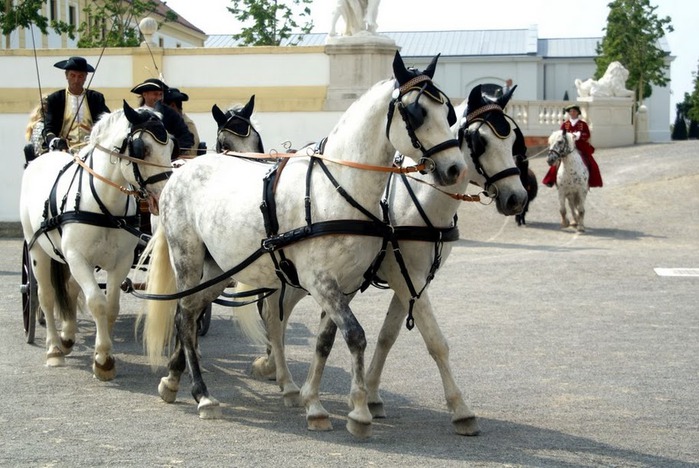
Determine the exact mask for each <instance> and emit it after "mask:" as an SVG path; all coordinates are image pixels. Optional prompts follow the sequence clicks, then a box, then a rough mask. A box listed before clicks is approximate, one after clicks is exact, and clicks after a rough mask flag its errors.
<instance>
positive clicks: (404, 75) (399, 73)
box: [393, 51, 413, 85]
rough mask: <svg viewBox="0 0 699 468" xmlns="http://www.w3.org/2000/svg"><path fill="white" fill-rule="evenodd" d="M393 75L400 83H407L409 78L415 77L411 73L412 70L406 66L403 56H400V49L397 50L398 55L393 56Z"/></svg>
mask: <svg viewBox="0 0 699 468" xmlns="http://www.w3.org/2000/svg"><path fill="white" fill-rule="evenodd" d="M393 76H394V77H395V78H396V81H398V84H399V85H402V84H403V83H406V82H407V81H408V80H409V79H411V78H412V77H413V76H412V75H411V74H410V72H409V71H408V70H407V69H406V68H405V63H403V58H402V57H401V56H400V54H399V53H398V51H396V55H395V56H394V57H393Z"/></svg>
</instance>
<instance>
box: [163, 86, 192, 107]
mask: <svg viewBox="0 0 699 468" xmlns="http://www.w3.org/2000/svg"><path fill="white" fill-rule="evenodd" d="M163 101H164V102H165V104H169V103H171V102H184V101H189V96H188V95H187V93H183V92H182V91H180V90H179V89H177V88H169V89H168V90H167V93H165V97H163Z"/></svg>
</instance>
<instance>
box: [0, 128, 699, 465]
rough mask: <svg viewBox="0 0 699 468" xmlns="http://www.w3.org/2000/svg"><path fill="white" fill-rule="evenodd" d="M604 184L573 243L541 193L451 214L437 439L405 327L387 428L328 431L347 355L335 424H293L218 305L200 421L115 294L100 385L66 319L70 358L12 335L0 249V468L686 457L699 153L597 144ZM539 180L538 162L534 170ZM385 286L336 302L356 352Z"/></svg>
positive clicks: (693, 451) (298, 329)
mask: <svg viewBox="0 0 699 468" xmlns="http://www.w3.org/2000/svg"><path fill="white" fill-rule="evenodd" d="M596 157H597V160H598V162H599V164H600V167H601V170H602V175H603V177H604V182H605V186H604V188H602V189H593V190H592V191H591V193H590V194H589V196H588V201H587V216H586V225H587V228H588V230H587V232H585V233H583V234H580V233H576V232H575V231H573V230H569V229H566V230H561V229H560V228H559V227H558V223H559V216H558V207H557V203H558V202H557V196H556V193H555V189H549V188H546V187H543V186H540V188H539V196H538V198H537V199H536V200H535V201H534V202H533V203H532V205H531V208H530V212H529V215H528V226H527V227H524V228H519V227H517V226H516V224H515V222H514V219H513V218H504V217H502V216H500V215H498V214H496V213H495V210H494V208H493V207H490V206H481V205H479V204H475V203H468V204H467V203H465V204H464V205H463V206H462V207H461V209H460V227H461V240H459V241H458V242H457V245H456V246H455V248H454V251H453V253H452V256H451V257H450V258H449V260H448V261H447V262H446V264H445V265H444V267H443V268H442V270H440V273H439V275H438V276H437V279H436V280H435V281H434V283H433V284H432V286H431V289H430V291H431V297H432V300H433V303H434V304H435V307H436V310H437V311H438V314H439V316H438V318H439V322H440V324H441V326H442V329H443V330H444V333H445V335H446V336H447V338H448V340H449V343H450V346H451V362H452V367H453V370H454V373H455V376H456V380H457V382H458V383H459V385H460V387H461V389H462V391H463V392H464V395H465V398H466V400H467V401H468V402H469V404H470V405H471V407H472V409H473V410H474V411H475V412H476V413H477V414H478V415H479V417H480V418H481V428H482V434H481V435H480V436H478V437H461V436H458V435H456V434H455V433H454V432H453V429H452V426H451V424H450V416H449V414H448V411H447V410H446V406H445V403H444V396H443V392H442V388H441V383H440V380H439V374H438V371H437V369H436V366H435V365H434V363H433V361H432V360H431V358H430V357H429V355H428V353H427V352H426V350H425V347H424V344H423V342H422V339H421V337H420V335H419V333H418V332H417V331H413V332H407V331H406V330H404V331H403V332H402V333H401V336H400V338H399V339H398V341H397V343H396V345H395V347H394V350H393V352H392V354H391V356H390V357H389V361H388V364H387V366H386V371H385V374H384V378H383V398H384V401H385V403H386V410H387V413H388V418H387V419H384V420H379V421H376V422H375V424H374V435H373V437H372V438H370V439H368V440H356V439H354V438H353V437H352V436H351V435H350V434H349V433H348V432H347V431H346V430H345V428H344V425H345V422H344V418H345V416H346V414H347V408H346V395H347V393H348V391H349V383H350V377H349V373H348V370H349V365H348V362H349V356H348V352H347V350H346V347H345V346H344V344H343V343H338V345H337V346H336V350H335V352H334V353H333V355H332V356H331V358H330V360H329V362H328V366H327V368H326V373H325V377H324V380H323V386H322V391H323V398H324V402H325V404H326V408H327V409H328V410H329V411H330V412H331V413H332V421H333V423H334V426H335V430H334V431H332V432H325V433H315V432H308V431H307V430H306V427H305V420H304V416H303V411H302V409H300V408H286V407H284V404H283V402H282V399H281V395H280V393H279V391H278V388H277V387H276V386H275V385H274V384H273V383H271V382H261V381H257V380H255V379H253V378H252V377H250V375H249V369H250V363H251V362H252V359H253V358H254V357H255V356H257V355H260V354H262V352H263V349H262V348H260V347H259V346H254V345H251V344H249V343H247V342H246V341H245V339H244V338H243V337H242V336H241V334H240V333H239V332H238V330H236V326H235V323H234V321H233V319H232V318H231V315H230V311H229V310H227V309H225V308H222V307H220V306H215V308H214V314H213V321H212V325H211V329H210V331H209V334H208V335H207V336H206V337H205V338H203V339H202V343H201V346H202V352H203V355H204V356H205V362H204V364H205V367H206V368H207V370H208V372H207V374H206V375H205V378H206V381H207V384H208V386H209V389H210V391H211V392H212V394H213V396H215V397H216V398H218V399H219V400H220V401H221V403H222V405H223V416H224V417H223V419H221V420H216V421H203V420H199V419H198V417H197V413H196V405H195V403H194V401H193V399H192V398H191V396H190V395H189V392H188V389H187V388H186V387H187V386H188V385H187V384H186V382H187V379H186V378H185V379H183V388H182V389H181V391H180V393H179V398H178V402H177V403H176V404H172V405H168V404H165V403H163V402H162V401H161V400H160V398H159V397H158V394H157V390H156V389H157V383H158V380H159V378H160V376H162V375H163V374H164V370H163V369H162V368H161V369H158V370H157V371H155V372H153V371H152V370H151V369H150V367H149V366H148V365H147V364H146V360H145V358H144V357H143V352H142V348H141V345H140V342H139V340H138V339H137V338H135V334H134V323H135V314H136V312H137V310H138V308H139V307H141V303H140V302H139V301H138V300H137V299H134V298H132V297H130V296H127V295H124V296H123V300H122V314H121V315H120V318H119V320H118V321H117V324H116V330H115V337H116V338H115V351H116V358H117V374H118V375H117V378H116V379H115V380H114V381H112V382H108V383H104V382H100V381H97V380H96V379H94V378H93V377H92V373H91V369H90V365H91V364H90V362H91V354H92V347H93V344H94V325H93V322H92V320H91V318H90V317H88V316H81V317H80V319H79V327H80V334H79V337H78V343H77V345H76V349H75V351H74V353H73V354H72V355H71V356H70V357H68V358H67V360H66V366H65V367H62V368H47V367H45V366H44V350H43V340H44V338H45V330H44V329H43V328H38V330H37V339H36V344H34V345H29V344H26V343H25V342H24V341H25V340H24V334H23V330H22V319H21V296H20V294H19V286H18V285H19V283H20V267H21V241H20V240H18V239H13V238H3V239H0V277H2V281H0V297H2V302H1V303H0V328H1V329H3V330H5V335H4V339H3V340H2V341H0V394H1V395H2V396H3V398H2V399H1V400H0V465H2V466H51V467H72V466H177V467H179V466H186V467H190V466H286V467H328V466H401V467H412V466H415V467H418V466H420V467H422V466H430V465H434V466H440V467H446V466H459V467H461V466H484V467H485V466H488V467H490V466H528V467H532V466H536V467H545V466H550V467H593V466H632V467H659V466H663V467H664V466H678V467H679V466H699V450H697V447H699V390H698V389H699V361H698V359H697V357H698V356H699V345H698V343H699V340H698V338H697V337H698V336H699V315H698V313H697V302H699V277H696V276H694V277H692V276H671V277H667V276H658V275H657V274H656V272H655V271H654V269H655V268H683V269H692V268H694V269H697V268H699V241H698V239H697V233H698V232H699V142H697V141H687V142H673V143H667V144H653V145H642V146H633V147H626V148H617V149H605V150H598V151H597V153H596ZM531 166H532V169H533V170H534V172H535V173H536V174H537V176H538V177H539V180H540V179H541V177H543V175H544V172H545V161H544V160H543V159H541V158H538V159H535V160H533V161H532V164H531ZM389 299H390V295H389V294H388V293H386V292H381V291H378V290H370V291H368V292H367V293H364V294H362V295H361V296H359V297H357V299H356V301H355V302H354V303H353V308H354V310H355V311H356V313H357V315H358V317H359V318H360V321H361V322H362V324H363V325H364V326H365V329H366V332H367V337H368V340H369V343H370V344H369V348H368V353H371V352H373V343H374V342H375V339H376V336H377V333H378V330H379V327H380V325H381V320H382V316H383V314H384V312H385V310H386V308H387V306H388V302H389ZM317 313H318V310H317V307H316V306H315V305H314V304H313V303H312V301H311V300H304V301H302V303H301V305H300V306H299V308H298V309H297V311H296V313H295V315H294V317H293V318H292V324H291V327H290V330H289V332H288V338H287V342H288V351H289V359H290V360H291V370H292V372H293V374H294V376H295V378H296V380H297V382H298V383H301V382H302V381H303V379H304V378H305V373H306V370H307V367H308V362H309V360H310V356H311V352H312V343H313V336H314V332H315V328H316V325H315V324H316V321H317Z"/></svg>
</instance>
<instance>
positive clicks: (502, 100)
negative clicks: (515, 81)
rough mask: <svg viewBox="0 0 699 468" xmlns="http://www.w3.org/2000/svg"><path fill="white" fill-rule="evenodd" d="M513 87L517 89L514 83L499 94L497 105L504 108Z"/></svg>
mask: <svg viewBox="0 0 699 468" xmlns="http://www.w3.org/2000/svg"><path fill="white" fill-rule="evenodd" d="M515 89H517V85H514V86H513V87H512V88H511V89H510V90H509V91H508V92H506V93H505V95H504V96H500V97H499V98H498V100H497V101H496V102H497V104H498V106H500V107H502V108H503V109H504V108H505V106H506V105H507V103H508V102H510V99H512V93H514V92H515Z"/></svg>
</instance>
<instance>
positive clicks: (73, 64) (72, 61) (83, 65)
mask: <svg viewBox="0 0 699 468" xmlns="http://www.w3.org/2000/svg"><path fill="white" fill-rule="evenodd" d="M53 66H54V67H56V68H60V69H61V70H75V71H79V72H88V73H92V72H94V71H95V69H94V68H93V67H92V65H90V64H89V63H87V60H85V59H84V58H82V57H71V58H69V59H68V60H61V61H60V62H56V63H54V64H53Z"/></svg>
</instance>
